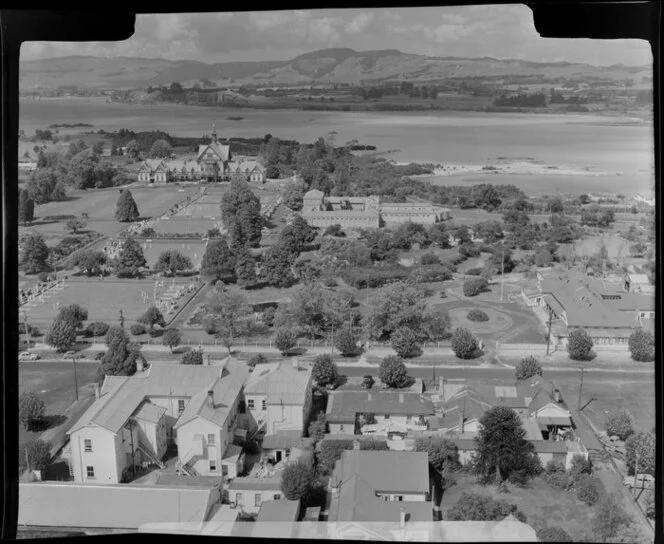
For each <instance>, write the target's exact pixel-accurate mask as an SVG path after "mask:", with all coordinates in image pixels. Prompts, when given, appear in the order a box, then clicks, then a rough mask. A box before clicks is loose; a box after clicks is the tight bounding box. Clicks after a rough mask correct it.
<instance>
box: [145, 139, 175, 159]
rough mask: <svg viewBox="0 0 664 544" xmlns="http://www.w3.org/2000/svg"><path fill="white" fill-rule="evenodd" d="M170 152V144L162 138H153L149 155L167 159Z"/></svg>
mask: <svg viewBox="0 0 664 544" xmlns="http://www.w3.org/2000/svg"><path fill="white" fill-rule="evenodd" d="M172 154H173V148H172V147H171V144H169V143H168V142H167V141H166V140H163V139H159V140H155V142H154V143H153V144H152V147H151V148H150V156H151V157H155V158H159V159H167V158H168V157H170V156H171V155H172Z"/></svg>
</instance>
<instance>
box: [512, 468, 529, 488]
mask: <svg viewBox="0 0 664 544" xmlns="http://www.w3.org/2000/svg"><path fill="white" fill-rule="evenodd" d="M529 479H530V476H529V475H528V471H527V470H525V469H519V470H515V471H514V472H512V474H510V475H509V477H508V478H507V481H508V482H509V483H511V484H513V485H515V486H517V487H525V486H526V484H527V483H528V480H529Z"/></svg>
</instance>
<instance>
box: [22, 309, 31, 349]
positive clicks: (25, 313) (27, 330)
mask: <svg viewBox="0 0 664 544" xmlns="http://www.w3.org/2000/svg"><path fill="white" fill-rule="evenodd" d="M23 322H24V324H25V334H27V335H28V349H30V344H31V343H32V338H30V330H29V329H28V314H27V312H26V311H25V310H23Z"/></svg>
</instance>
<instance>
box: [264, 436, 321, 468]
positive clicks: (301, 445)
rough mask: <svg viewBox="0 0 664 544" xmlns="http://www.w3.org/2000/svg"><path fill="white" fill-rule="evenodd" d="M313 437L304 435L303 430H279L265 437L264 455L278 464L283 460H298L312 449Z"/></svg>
mask: <svg viewBox="0 0 664 544" xmlns="http://www.w3.org/2000/svg"><path fill="white" fill-rule="evenodd" d="M312 446H313V439H312V438H308V437H303V436H302V431H300V430H298V429H293V430H279V431H277V432H276V434H269V435H267V436H265V437H264V438H263V442H262V443H261V448H262V450H263V455H264V456H265V457H266V458H268V459H271V460H272V462H273V463H275V464H278V463H280V462H281V461H283V460H289V461H296V460H297V459H299V458H301V457H303V456H304V455H306V453H307V452H309V451H311V449H312Z"/></svg>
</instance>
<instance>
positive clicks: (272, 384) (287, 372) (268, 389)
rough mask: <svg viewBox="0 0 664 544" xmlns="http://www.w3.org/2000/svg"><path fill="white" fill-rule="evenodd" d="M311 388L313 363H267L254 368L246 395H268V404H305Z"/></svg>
mask: <svg viewBox="0 0 664 544" xmlns="http://www.w3.org/2000/svg"><path fill="white" fill-rule="evenodd" d="M310 389H311V365H310V364H309V363H301V362H300V363H298V367H297V368H293V364H290V363H286V362H281V361H280V362H278V363H267V364H264V365H260V366H258V367H256V368H255V369H254V371H253V372H252V373H251V376H250V377H249V379H248V381H247V383H246V385H245V387H244V393H245V395H266V396H267V398H266V403H267V404H301V405H304V403H305V400H306V398H307V395H308V393H309V390H310Z"/></svg>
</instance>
